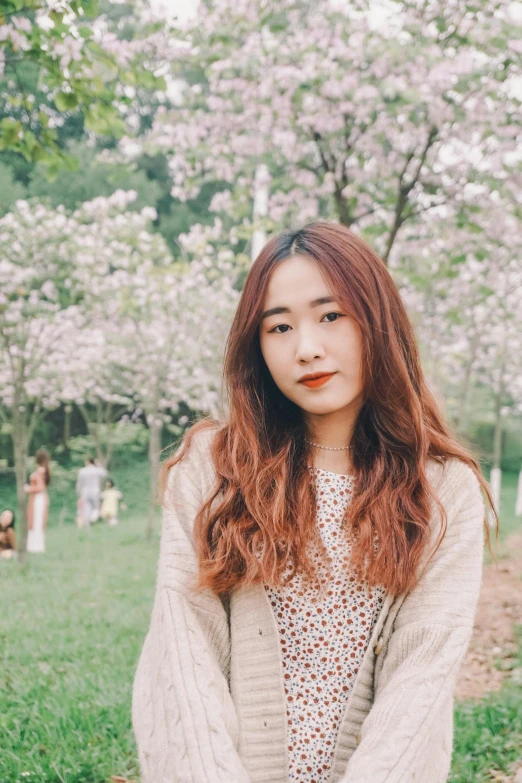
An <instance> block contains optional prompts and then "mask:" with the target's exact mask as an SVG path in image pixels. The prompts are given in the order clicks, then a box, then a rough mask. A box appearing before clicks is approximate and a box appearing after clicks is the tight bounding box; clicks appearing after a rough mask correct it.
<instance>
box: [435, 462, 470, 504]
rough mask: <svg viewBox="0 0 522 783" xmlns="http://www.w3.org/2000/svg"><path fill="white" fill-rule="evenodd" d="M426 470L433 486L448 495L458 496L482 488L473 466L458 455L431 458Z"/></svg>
mask: <svg viewBox="0 0 522 783" xmlns="http://www.w3.org/2000/svg"><path fill="white" fill-rule="evenodd" d="M426 472H427V476H428V480H429V481H430V483H431V484H432V486H433V487H434V488H436V489H437V490H439V491H440V492H443V493H444V495H447V496H448V497H453V496H457V497H458V496H459V495H461V494H462V493H463V492H469V491H472V490H474V489H480V482H479V480H478V478H477V475H476V473H475V471H474V470H473V468H472V467H471V466H470V465H469V464H468V463H467V462H464V461H463V460H461V459H459V458H457V457H449V458H446V459H444V460H438V459H437V460H435V459H430V460H429V461H428V466H427V471H426Z"/></svg>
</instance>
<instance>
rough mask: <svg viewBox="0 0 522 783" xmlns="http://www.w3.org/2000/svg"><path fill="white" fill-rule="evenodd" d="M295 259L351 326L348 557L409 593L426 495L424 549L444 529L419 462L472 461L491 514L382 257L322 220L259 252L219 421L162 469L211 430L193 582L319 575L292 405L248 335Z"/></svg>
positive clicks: (232, 336) (301, 427) (375, 579)
mask: <svg viewBox="0 0 522 783" xmlns="http://www.w3.org/2000/svg"><path fill="white" fill-rule="evenodd" d="M295 255H301V256H306V257H307V258H309V259H312V260H313V261H315V263H316V264H317V265H318V267H319V268H320V270H321V273H322V274H323V276H324V278H325V280H326V281H327V282H328V283H329V285H330V288H331V290H332V291H333V292H334V295H335V297H336V299H337V300H338V302H339V304H340V305H341V306H342V307H343V308H345V310H346V312H347V314H348V315H350V316H351V317H352V318H353V319H355V321H356V322H357V324H358V325H359V328H360V330H361V333H362V367H363V379H362V380H363V400H364V402H363V404H362V407H361V410H360V412H359V414H358V417H357V419H356V422H355V426H354V430H353V434H352V439H351V443H350V457H351V464H352V473H353V475H354V477H355V482H354V493H353V496H352V501H351V503H350V504H349V506H348V508H347V510H346V513H345V518H344V520H343V523H344V529H345V531H346V535H347V537H348V536H349V537H350V541H351V543H352V548H351V565H352V567H353V568H354V569H355V570H356V571H357V572H358V573H360V574H363V575H364V576H365V578H366V579H367V580H368V582H369V583H370V584H378V585H382V586H383V587H385V588H386V589H387V590H388V591H390V592H392V593H395V594H399V593H402V592H407V591H409V590H411V589H412V588H413V587H414V586H415V584H416V582H417V580H418V576H419V573H418V572H419V566H420V563H421V559H422V558H423V555H424V553H425V550H426V548H427V547H428V545H429V541H430V535H431V530H430V517H431V501H433V502H434V503H435V504H436V505H437V506H438V508H439V510H440V513H441V519H442V527H441V534H440V536H439V537H438V539H437V542H436V546H435V547H434V551H435V549H436V548H437V547H438V546H439V545H440V542H441V541H442V538H443V536H444V534H445V530H446V527H447V519H446V514H445V511H444V508H443V506H442V504H441V503H440V501H439V500H438V498H436V497H435V496H434V495H433V492H432V490H431V488H430V484H429V481H428V478H427V473H426V468H427V461H428V460H435V461H438V462H440V463H444V462H445V461H446V460H447V459H449V458H457V459H459V460H461V461H462V462H464V463H466V464H467V465H469V467H470V468H471V470H472V471H473V472H474V473H475V475H476V477H477V479H478V481H479V482H480V485H481V486H482V489H483V491H484V493H485V496H486V498H487V501H488V503H489V505H490V506H491V508H492V511H493V513H494V514H495V511H494V508H493V503H492V498H491V495H490V492H489V488H488V485H487V482H486V481H485V479H484V478H483V476H482V474H481V471H480V467H479V464H478V461H477V460H476V459H475V457H474V456H473V455H472V454H471V453H470V452H469V451H468V450H467V449H466V448H465V447H464V446H463V445H461V444H460V443H459V442H458V440H457V438H456V436H455V435H454V434H452V433H451V431H450V429H449V427H448V425H447V424H446V423H445V421H444V418H443V416H442V414H441V412H440V410H439V408H438V405H437V402H436V400H435V398H434V396H433V394H432V393H431V391H430V390H429V388H428V385H427V383H426V381H425V379H424V377H423V372H422V369H421V363H420V358H419V353H418V349H417V344H416V340H415V336H414V333H413V329H412V326H411V324H410V322H409V319H408V316H407V313H406V310H405V308H404V305H403V303H402V301H401V298H400V295H399V291H398V289H397V287H396V285H395V283H394V281H393V279H392V277H391V275H390V273H389V272H388V269H387V268H386V265H385V264H384V262H383V261H382V260H381V258H379V256H378V255H377V254H376V253H375V252H374V251H373V250H372V248H371V247H369V245H367V244H366V242H364V241H363V239H361V237H359V236H357V235H356V234H354V233H353V232H352V231H350V230H349V229H348V228H346V227H344V226H342V225H337V224H333V223H327V222H316V223H312V224H309V225H306V226H304V228H301V229H300V230H297V231H284V232H282V233H280V234H278V235H277V236H274V237H273V238H272V239H271V240H270V241H269V242H268V243H267V244H266V245H265V247H264V248H263V249H262V251H261V252H260V254H259V256H258V257H257V259H256V261H255V262H254V264H253V265H252V267H251V269H250V271H249V274H248V276H247V278H246V281H245V284H244V288H243V292H242V295H241V299H240V301H239V304H238V307H237V310H236V313H235V317H234V320H233V323H232V326H231V330H230V333H229V337H228V341H227V346H226V353H225V361H224V386H225V389H226V391H227V396H228V409H229V412H228V414H227V417H226V421H224V422H217V421H215V420H211V419H204V420H203V421H200V422H198V423H197V424H195V425H194V426H193V427H192V428H191V429H190V430H188V431H187V433H186V434H185V437H184V440H183V444H182V447H181V449H180V450H179V451H178V452H177V453H176V454H175V456H174V457H172V458H171V459H169V460H167V461H166V462H165V463H164V468H163V469H164V473H163V477H164V481H165V479H166V475H167V472H168V470H169V468H170V467H171V466H172V465H174V464H175V463H176V462H178V461H179V460H181V459H183V456H184V454H185V453H186V451H187V449H188V448H189V447H190V442H191V440H192V439H193V438H194V436H195V435H197V433H198V432H199V431H200V430H202V429H206V428H209V427H213V428H215V434H214V437H213V439H212V447H211V457H212V460H213V463H214V467H215V470H216V477H217V480H216V485H215V487H214V489H213V491H212V493H211V494H210V496H209V497H207V498H206V499H205V500H204V502H203V503H202V505H201V507H200V509H199V511H198V513H197V516H196V519H195V524H194V541H195V547H196V553H197V558H198V565H199V584H198V586H199V588H200V589H202V588H210V589H211V590H212V591H214V592H215V593H218V594H220V593H226V592H227V591H229V590H231V589H232V588H235V587H238V586H246V585H248V584H253V583H257V582H263V581H266V582H267V583H269V584H272V585H275V584H281V583H286V582H287V581H289V580H290V579H291V578H292V577H293V576H294V575H295V573H296V572H297V570H299V571H300V572H301V573H302V574H303V575H304V577H305V579H306V580H309V579H310V580H313V581H315V578H316V571H315V567H314V565H313V563H312V561H311V558H310V557H309V552H308V551H307V550H308V545H309V543H310V541H311V540H312V539H315V540H317V535H316V525H315V521H316V519H315V517H316V505H315V494H314V486H313V479H312V475H311V473H310V470H309V468H308V467H307V466H308V464H309V463H310V457H311V455H310V454H309V447H308V446H307V443H306V441H305V436H306V435H307V432H306V426H305V421H304V417H303V411H302V410H301V409H300V408H299V407H298V406H297V405H295V404H294V403H293V402H291V401H290V400H289V399H288V398H287V397H285V396H284V395H283V394H282V392H281V391H280V390H279V389H278V387H277V386H276V384H275V383H274V381H273V380H272V377H271V375H270V373H269V371H268V368H267V366H266V364H265V361H264V359H263V356H262V353H261V349H260V341H259V326H260V322H261V315H262V312H263V305H264V300H265V294H266V290H267V285H268V281H269V278H270V275H271V273H272V271H273V270H274V268H275V267H276V266H277V264H279V263H281V262H282V261H283V260H284V259H286V258H289V257H290V256H295ZM495 519H496V514H495ZM496 521H497V525H498V520H497V519H496ZM484 522H485V528H486V534H487V538H488V542H489V526H488V523H487V521H486V519H485V520H484ZM376 541H377V542H378V544H377V546H375V542H376ZM287 569H288V570H287ZM285 571H286V573H284V572H285Z"/></svg>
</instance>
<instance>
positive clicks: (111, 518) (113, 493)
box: [100, 479, 126, 527]
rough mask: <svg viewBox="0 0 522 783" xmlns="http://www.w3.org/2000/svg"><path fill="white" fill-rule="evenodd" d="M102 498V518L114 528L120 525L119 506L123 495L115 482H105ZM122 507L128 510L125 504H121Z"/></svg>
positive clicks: (108, 480)
mask: <svg viewBox="0 0 522 783" xmlns="http://www.w3.org/2000/svg"><path fill="white" fill-rule="evenodd" d="M100 497H101V499H102V504H101V510H100V516H101V518H102V519H103V520H105V522H107V524H109V525H111V527H114V526H115V525H117V524H118V505H119V502H120V500H121V499H122V497H123V495H122V494H121V492H120V490H119V489H116V487H115V486H114V482H112V481H111V480H110V479H107V481H106V482H105V489H104V490H103V492H102V493H101V495H100ZM121 507H122V508H123V509H125V508H126V506H125V504H124V503H122V504H121Z"/></svg>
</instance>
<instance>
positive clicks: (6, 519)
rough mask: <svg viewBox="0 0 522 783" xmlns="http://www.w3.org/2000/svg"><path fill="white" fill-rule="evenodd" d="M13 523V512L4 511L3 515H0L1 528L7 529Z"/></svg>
mask: <svg viewBox="0 0 522 783" xmlns="http://www.w3.org/2000/svg"><path fill="white" fill-rule="evenodd" d="M12 521H13V512H12V511H10V510H9V509H6V510H5V511H2V513H1V514H0V526H1V527H3V528H4V529H5V528H6V527H9V525H10V524H11V522H12Z"/></svg>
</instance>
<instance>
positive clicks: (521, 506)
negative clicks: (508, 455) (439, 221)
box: [515, 467, 522, 517]
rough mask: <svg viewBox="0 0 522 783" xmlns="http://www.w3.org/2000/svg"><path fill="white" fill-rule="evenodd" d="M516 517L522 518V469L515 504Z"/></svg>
mask: <svg viewBox="0 0 522 783" xmlns="http://www.w3.org/2000/svg"><path fill="white" fill-rule="evenodd" d="M515 516H516V517H522V467H521V468H520V473H519V474H518V486H517V499H516V502H515Z"/></svg>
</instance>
